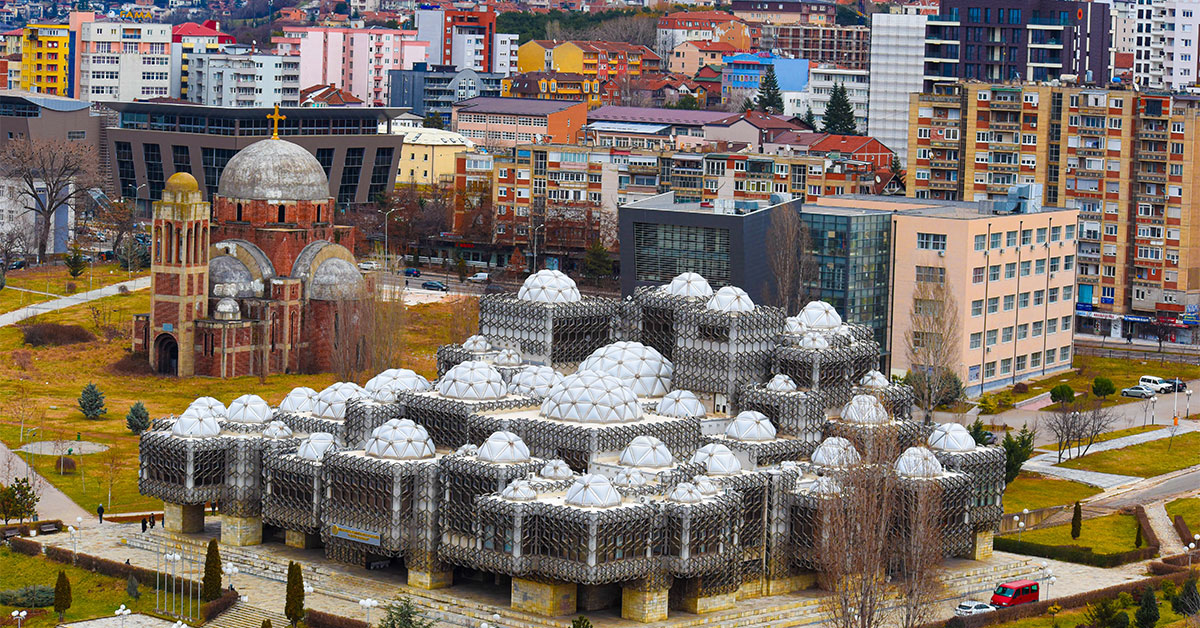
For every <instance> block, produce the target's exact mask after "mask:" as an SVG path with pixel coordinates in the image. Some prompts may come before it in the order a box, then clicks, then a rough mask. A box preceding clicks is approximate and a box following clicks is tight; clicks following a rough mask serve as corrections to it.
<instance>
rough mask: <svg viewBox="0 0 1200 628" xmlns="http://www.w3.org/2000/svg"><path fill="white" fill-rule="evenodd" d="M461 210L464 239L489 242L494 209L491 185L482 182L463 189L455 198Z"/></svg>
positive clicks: (461, 226) (491, 235)
mask: <svg viewBox="0 0 1200 628" xmlns="http://www.w3.org/2000/svg"><path fill="white" fill-rule="evenodd" d="M455 202H456V203H459V202H461V205H460V206H459V207H460V208H461V211H462V220H461V223H460V228H461V233H460V235H462V237H463V239H464V240H467V241H470V242H480V243H491V242H492V237H493V234H494V231H493V227H492V223H493V219H494V217H495V216H494V210H493V207H492V186H491V185H490V184H484V185H479V186H472V187H471V189H469V190H465V191H463V192H462V193H461V194H459V195H458V196H457V197H456V199H455Z"/></svg>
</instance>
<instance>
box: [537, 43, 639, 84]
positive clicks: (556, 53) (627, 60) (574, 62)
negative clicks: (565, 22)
mask: <svg viewBox="0 0 1200 628" xmlns="http://www.w3.org/2000/svg"><path fill="white" fill-rule="evenodd" d="M661 67H662V57H659V56H658V55H657V54H655V52H654V51H653V50H650V49H649V48H647V47H645V46H640V45H636V44H628V43H625V42H613V41H583V40H577V41H550V40H544V39H534V40H530V41H527V42H525V43H524V44H521V47H520V48H519V49H518V51H517V69H518V70H519V71H520V72H566V73H569V74H582V75H584V76H588V77H593V76H594V77H596V78H599V79H613V80H618V81H620V80H629V79H634V78H637V77H639V76H641V75H642V74H643V73H645V72H656V71H658V70H659V69H660V68H661Z"/></svg>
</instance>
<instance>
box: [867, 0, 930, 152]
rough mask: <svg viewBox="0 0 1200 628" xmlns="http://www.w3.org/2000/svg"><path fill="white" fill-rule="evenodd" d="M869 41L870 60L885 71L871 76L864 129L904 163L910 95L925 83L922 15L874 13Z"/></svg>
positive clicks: (923, 20) (923, 24)
mask: <svg viewBox="0 0 1200 628" xmlns="http://www.w3.org/2000/svg"><path fill="white" fill-rule="evenodd" d="M871 42H872V46H871V63H872V64H873V65H874V66H875V67H877V68H884V69H885V71H882V72H876V73H875V74H874V75H873V76H871V79H870V82H869V86H870V94H869V98H868V101H869V102H870V108H869V109H868V110H867V127H866V129H865V130H866V132H867V134H868V135H870V136H871V137H874V138H875V139H877V140H879V141H880V142H883V143H884V145H885V146H887V147H888V148H890V149H892V150H894V151H896V156H897V157H898V158H899V159H900V163H901V164H907V163H908V100H909V95H910V94H913V93H915V92H919V91H921V87H922V86H923V85H924V76H925V16H924V15H906V14H901V13H876V14H874V15H872V16H871ZM859 130H860V131H861V130H863V129H859Z"/></svg>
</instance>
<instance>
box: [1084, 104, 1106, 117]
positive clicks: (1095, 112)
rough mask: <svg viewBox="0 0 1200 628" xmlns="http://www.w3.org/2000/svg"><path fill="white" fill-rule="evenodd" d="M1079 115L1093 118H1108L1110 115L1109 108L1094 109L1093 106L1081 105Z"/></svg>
mask: <svg viewBox="0 0 1200 628" xmlns="http://www.w3.org/2000/svg"><path fill="white" fill-rule="evenodd" d="M1079 113H1082V114H1084V115H1092V116H1106V115H1108V107H1107V106H1099V107H1092V106H1088V105H1079Z"/></svg>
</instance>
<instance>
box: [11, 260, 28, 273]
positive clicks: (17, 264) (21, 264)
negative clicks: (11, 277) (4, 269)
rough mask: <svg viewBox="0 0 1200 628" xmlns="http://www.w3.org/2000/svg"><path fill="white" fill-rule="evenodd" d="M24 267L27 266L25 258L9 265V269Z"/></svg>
mask: <svg viewBox="0 0 1200 628" xmlns="http://www.w3.org/2000/svg"><path fill="white" fill-rule="evenodd" d="M22 268H25V260H23V259H19V260H16V261H15V262H12V263H10V264H9V265H8V269H9V270H21V269H22Z"/></svg>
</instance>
